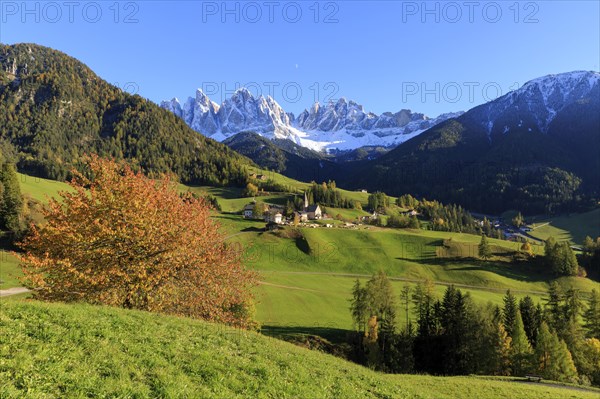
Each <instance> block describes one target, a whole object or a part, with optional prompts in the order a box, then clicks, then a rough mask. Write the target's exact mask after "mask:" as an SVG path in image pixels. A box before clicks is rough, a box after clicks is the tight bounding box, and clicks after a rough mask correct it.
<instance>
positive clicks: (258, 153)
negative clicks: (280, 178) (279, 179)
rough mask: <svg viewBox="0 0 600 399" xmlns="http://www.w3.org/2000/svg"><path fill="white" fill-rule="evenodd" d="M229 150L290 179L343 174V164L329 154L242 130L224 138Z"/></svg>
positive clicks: (334, 176) (321, 179)
mask: <svg viewBox="0 0 600 399" xmlns="http://www.w3.org/2000/svg"><path fill="white" fill-rule="evenodd" d="M223 144H226V145H227V146H229V147H230V148H231V149H233V150H235V151H236V152H238V153H240V154H242V155H244V156H246V157H248V158H250V159H251V160H253V161H254V162H255V163H256V164H257V165H259V166H260V167H261V168H265V169H269V170H272V171H275V172H278V173H282V174H284V175H285V176H287V177H290V178H292V179H297V180H301V181H307V182H309V181H317V182H322V181H324V179H326V178H327V179H332V180H335V179H336V178H337V177H339V176H342V175H343V174H344V168H345V164H344V165H342V164H339V163H336V162H335V161H334V160H333V158H332V157H331V156H328V155H327V154H324V153H322V152H316V151H312V150H310V149H308V148H305V147H302V146H299V145H298V144H295V143H293V142H292V141H290V140H286V139H273V140H269V139H267V138H266V137H263V136H260V135H259V134H257V133H254V132H241V133H238V134H235V135H233V136H231V137H229V138H227V139H225V140H224V141H223Z"/></svg>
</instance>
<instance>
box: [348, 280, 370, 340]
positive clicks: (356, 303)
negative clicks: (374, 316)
mask: <svg viewBox="0 0 600 399" xmlns="http://www.w3.org/2000/svg"><path fill="white" fill-rule="evenodd" d="M350 313H351V314H352V320H353V321H354V324H355V325H356V328H357V329H358V330H359V331H361V332H365V331H366V327H367V319H368V318H369V316H370V315H369V304H368V302H367V290H366V289H365V288H364V287H362V285H361V284H360V281H359V280H358V279H356V282H355V283H354V287H353V288H352V299H351V300H350Z"/></svg>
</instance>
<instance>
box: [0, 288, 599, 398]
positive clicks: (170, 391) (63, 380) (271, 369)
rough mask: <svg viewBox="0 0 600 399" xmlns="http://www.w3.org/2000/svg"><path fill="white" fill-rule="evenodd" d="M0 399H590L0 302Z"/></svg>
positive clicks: (220, 329)
mask: <svg viewBox="0 0 600 399" xmlns="http://www.w3.org/2000/svg"><path fill="white" fill-rule="evenodd" d="M0 328H1V329H2V331H3V333H2V334H0V355H1V359H2V361H0V397H2V398H6V399H12V398H15V399H16V398H23V397H27V398H33V399H37V398H40V399H41V398H62V397H72V398H83V397H92V396H93V397H106V398H108V397H110V398H206V399H210V398H227V399H231V398H311V399H318V398H379V399H381V398H389V399H392V398H394V399H404V398H407V399H409V398H410V399H416V398H432V399H433V398H436V399H444V398H448V399H449V398H471V397H477V398H480V399H488V398H490V399H491V398H517V397H518V398H524V399H527V398H530V399H539V398H542V397H543V398H556V399H565V398H573V399H574V398H581V399H587V398H597V397H598V395H599V393H600V391H599V390H596V389H591V388H587V389H581V388H575V387H571V386H565V385H558V384H538V383H526V382H524V381H523V380H522V379H520V378H490V377H430V376H426V375H385V374H381V373H377V372H374V371H371V370H369V369H367V368H365V367H362V366H358V365H356V364H353V363H350V362H348V361H345V360H342V359H340V358H337V357H333V356H331V355H327V354H324V353H321V352H318V351H315V350H309V349H304V348H300V347H298V346H295V345H292V344H289V343H286V342H284V341H281V340H278V339H273V338H270V337H267V336H264V335H262V334H257V333H254V332H248V331H241V330H235V329H232V328H228V327H224V326H221V325H216V324H210V323H206V322H203V321H199V320H192V319H187V318H178V317H169V316H163V315H157V314H152V313H147V312H141V311H132V310H124V309H117V308H108V307H99V306H90V305H73V304H71V305H64V304H48V303H39V302H22V301H10V300H9V301H4V300H3V306H2V310H1V311H0Z"/></svg>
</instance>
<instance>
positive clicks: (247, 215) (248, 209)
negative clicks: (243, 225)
mask: <svg viewBox="0 0 600 399" xmlns="http://www.w3.org/2000/svg"><path fill="white" fill-rule="evenodd" d="M253 212H254V204H253V203H250V204H248V205H246V206H245V207H244V209H243V210H242V214H243V215H244V219H252V217H253V214H252V213H253Z"/></svg>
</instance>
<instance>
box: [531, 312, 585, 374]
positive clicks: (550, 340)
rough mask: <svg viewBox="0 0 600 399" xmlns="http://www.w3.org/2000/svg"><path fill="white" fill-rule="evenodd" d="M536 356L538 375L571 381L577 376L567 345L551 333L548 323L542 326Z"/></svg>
mask: <svg viewBox="0 0 600 399" xmlns="http://www.w3.org/2000/svg"><path fill="white" fill-rule="evenodd" d="M534 356H535V360H536V365H537V370H538V373H539V374H540V375H542V376H543V377H544V378H546V379H549V380H556V381H571V380H572V379H573V378H574V377H576V376H577V369H576V368H575V364H574V363H573V358H572V357H571V353H570V352H569V350H568V349H567V345H566V344H565V342H564V341H561V340H559V339H558V337H557V336H556V334H555V333H553V332H551V331H550V329H549V328H548V325H547V324H546V323H542V324H541V326H540V332H539V334H538V338H537V346H536V348H535V352H534Z"/></svg>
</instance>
